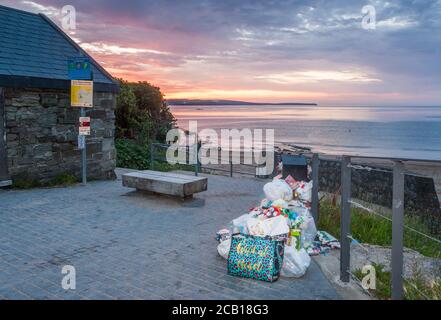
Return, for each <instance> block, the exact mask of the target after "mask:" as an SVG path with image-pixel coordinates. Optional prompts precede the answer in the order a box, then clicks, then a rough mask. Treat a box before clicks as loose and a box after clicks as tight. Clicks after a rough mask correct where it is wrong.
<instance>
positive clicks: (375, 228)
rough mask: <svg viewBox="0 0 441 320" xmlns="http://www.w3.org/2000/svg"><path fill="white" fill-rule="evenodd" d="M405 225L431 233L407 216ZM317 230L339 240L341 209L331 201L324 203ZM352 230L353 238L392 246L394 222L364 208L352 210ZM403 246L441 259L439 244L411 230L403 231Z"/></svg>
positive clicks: (421, 223) (414, 219)
mask: <svg viewBox="0 0 441 320" xmlns="http://www.w3.org/2000/svg"><path fill="white" fill-rule="evenodd" d="M404 223H405V225H406V226H408V227H411V228H413V229H416V230H418V231H420V232H423V233H425V234H430V232H429V230H428V228H427V226H426V224H424V223H423V222H422V221H420V220H419V219H418V218H416V217H410V216H406V217H405V221H404ZM318 229H319V230H325V231H327V232H329V233H331V234H332V235H334V236H335V237H337V238H340V207H338V206H333V205H332V204H331V203H330V202H329V201H322V202H321V203H320V215H319V221H318ZM351 230H352V236H353V237H354V238H355V239H357V240H358V241H359V242H361V243H369V244H374V245H380V246H390V245H391V243H392V223H391V222H390V221H389V220H386V219H383V218H381V217H378V216H377V215H375V214H372V213H369V212H367V211H366V210H363V209H359V208H352V209H351ZM404 246H405V247H406V248H411V249H413V250H415V251H418V252H420V253H421V254H423V255H425V256H428V257H434V258H441V245H440V244H438V243H436V242H434V241H430V240H429V239H426V238H425V237H423V236H421V235H418V234H416V233H415V232H412V231H410V230H408V229H405V232H404Z"/></svg>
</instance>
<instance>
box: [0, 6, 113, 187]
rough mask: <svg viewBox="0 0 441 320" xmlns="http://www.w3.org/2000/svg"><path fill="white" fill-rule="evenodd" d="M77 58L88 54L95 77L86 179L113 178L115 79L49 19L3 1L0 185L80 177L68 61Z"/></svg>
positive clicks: (0, 24)
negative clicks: (62, 177) (15, 7)
mask: <svg viewBox="0 0 441 320" xmlns="http://www.w3.org/2000/svg"><path fill="white" fill-rule="evenodd" d="M80 56H86V57H89V58H90V60H91V62H92V73H93V80H94V106H93V108H90V109H87V116H90V117H91V135H90V136H88V137H87V139H86V141H87V142H86V143H87V165H88V176H89V177H92V178H97V179H104V178H113V177H114V175H115V174H114V168H115V161H116V160H115V159H116V152H115V146H114V129H115V126H114V122H115V116H114V109H115V104H116V94H117V93H118V91H119V85H118V82H117V81H115V80H114V79H113V78H112V76H111V75H110V74H109V73H108V72H106V71H105V70H104V69H103V68H102V67H101V66H100V65H99V64H98V63H97V62H96V61H95V60H93V59H92V58H91V57H90V56H88V54H87V53H86V52H85V51H84V50H83V49H81V48H80V47H79V46H78V45H77V44H76V43H75V42H74V41H72V40H71V38H70V37H69V36H67V35H66V34H65V33H64V32H63V31H62V30H61V29H60V28H58V26H57V25H56V24H54V23H53V22H52V21H51V20H50V19H49V18H47V17H46V16H44V15H42V14H33V13H29V12H24V11H20V10H16V9H11V8H8V7H4V6H0V186H2V185H3V186H4V185H8V184H10V183H11V181H14V180H18V179H23V180H43V181H44V180H46V181H47V180H50V179H52V178H54V177H56V176H57V175H59V174H61V173H70V174H74V175H77V176H78V177H79V175H80V170H81V159H80V157H81V151H80V150H78V146H77V136H78V125H79V124H78V120H79V119H78V118H79V108H75V107H71V106H70V80H69V79H68V70H67V60H68V59H69V58H73V57H80Z"/></svg>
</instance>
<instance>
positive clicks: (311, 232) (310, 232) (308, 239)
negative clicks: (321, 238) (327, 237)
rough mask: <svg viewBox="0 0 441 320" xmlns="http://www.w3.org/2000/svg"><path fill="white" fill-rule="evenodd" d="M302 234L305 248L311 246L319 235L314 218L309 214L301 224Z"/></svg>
mask: <svg viewBox="0 0 441 320" xmlns="http://www.w3.org/2000/svg"><path fill="white" fill-rule="evenodd" d="M300 229H301V231H302V234H301V236H300V239H301V240H300V242H301V244H302V247H303V248H305V247H307V246H309V245H310V244H311V243H312V242H313V241H314V239H315V237H316V235H317V228H316V226H315V222H314V218H313V217H312V216H311V215H310V214H308V215H305V217H304V221H303V223H302V224H301V226H300Z"/></svg>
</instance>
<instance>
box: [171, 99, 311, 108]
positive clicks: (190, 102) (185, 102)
mask: <svg viewBox="0 0 441 320" xmlns="http://www.w3.org/2000/svg"><path fill="white" fill-rule="evenodd" d="M167 104H169V105H179V106H202V105H204V106H207V105H208V106H219V105H230V106H235V105H237V106H239V105H249V106H262V105H274V106H282V105H283V106H287V105H288V106H317V103H303V102H282V103H267V102H247V101H236V100H212V99H209V100H201V99H167Z"/></svg>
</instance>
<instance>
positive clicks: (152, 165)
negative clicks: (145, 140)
mask: <svg viewBox="0 0 441 320" xmlns="http://www.w3.org/2000/svg"><path fill="white" fill-rule="evenodd" d="M154 152H155V147H154V144H153V142H152V143H150V170H154V164H153V162H154V161H155V157H154V155H153V153H154Z"/></svg>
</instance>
